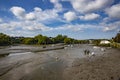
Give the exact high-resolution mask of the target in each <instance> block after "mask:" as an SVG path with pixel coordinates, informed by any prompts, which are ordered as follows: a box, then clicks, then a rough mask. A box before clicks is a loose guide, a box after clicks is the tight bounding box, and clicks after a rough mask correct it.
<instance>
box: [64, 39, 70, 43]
mask: <svg viewBox="0 0 120 80" xmlns="http://www.w3.org/2000/svg"><path fill="white" fill-rule="evenodd" d="M64 43H65V44H71V43H72V39H71V38H65V39H64Z"/></svg>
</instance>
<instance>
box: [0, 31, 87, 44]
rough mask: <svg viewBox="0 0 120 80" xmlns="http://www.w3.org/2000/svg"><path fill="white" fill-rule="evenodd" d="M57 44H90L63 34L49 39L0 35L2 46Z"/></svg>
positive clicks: (45, 37)
mask: <svg viewBox="0 0 120 80" xmlns="http://www.w3.org/2000/svg"><path fill="white" fill-rule="evenodd" d="M57 43H64V44H84V43H89V40H77V39H73V38H70V37H67V36H66V35H61V34H59V35H57V36H56V37H47V36H43V35H41V34H39V35H37V36H34V37H10V36H9V35H6V34H3V33H0V46H4V45H11V44H27V45H46V44H57Z"/></svg>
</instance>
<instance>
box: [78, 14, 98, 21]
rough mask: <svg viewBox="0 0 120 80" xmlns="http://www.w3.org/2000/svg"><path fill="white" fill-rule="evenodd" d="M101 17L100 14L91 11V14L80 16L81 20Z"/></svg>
mask: <svg viewBox="0 0 120 80" xmlns="http://www.w3.org/2000/svg"><path fill="white" fill-rule="evenodd" d="M99 17H100V15H99V14H95V13H90V14H86V15H84V16H80V17H79V18H80V19H81V20H95V19H98V18H99Z"/></svg>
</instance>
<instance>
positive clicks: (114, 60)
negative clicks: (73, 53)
mask: <svg viewBox="0 0 120 80" xmlns="http://www.w3.org/2000/svg"><path fill="white" fill-rule="evenodd" d="M64 80H120V50H119V49H109V50H108V51H106V52H105V53H104V54H103V55H101V56H95V57H92V58H84V59H76V60H74V61H73V64H72V67H69V68H67V69H66V71H65V72H64Z"/></svg>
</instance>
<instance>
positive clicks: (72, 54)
mask: <svg viewBox="0 0 120 80" xmlns="http://www.w3.org/2000/svg"><path fill="white" fill-rule="evenodd" d="M41 48H42V47H38V46H26V45H19V46H10V47H4V48H0V53H6V52H9V53H10V54H9V55H8V56H6V57H1V58H0V80H62V78H63V77H62V76H63V75H64V74H63V72H64V71H65V69H66V68H68V67H71V66H72V62H73V61H74V60H75V59H77V58H84V57H86V56H85V55H84V50H85V49H89V50H90V51H94V52H95V54H102V53H103V52H102V51H101V50H100V49H99V48H96V49H94V48H93V46H92V45H87V44H86V45H74V46H73V47H70V46H68V47H67V48H65V49H59V50H51V51H43V52H32V50H38V49H41Z"/></svg>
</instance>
